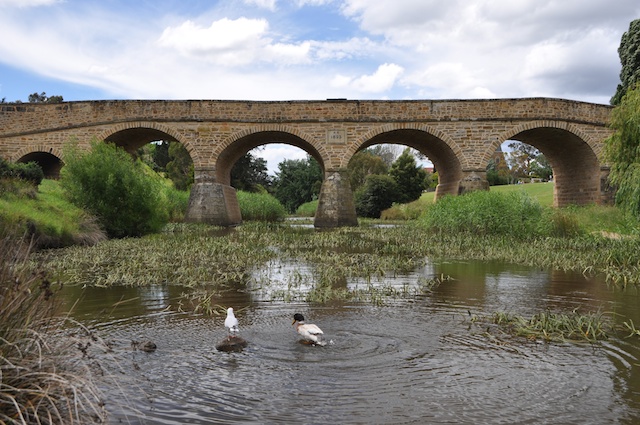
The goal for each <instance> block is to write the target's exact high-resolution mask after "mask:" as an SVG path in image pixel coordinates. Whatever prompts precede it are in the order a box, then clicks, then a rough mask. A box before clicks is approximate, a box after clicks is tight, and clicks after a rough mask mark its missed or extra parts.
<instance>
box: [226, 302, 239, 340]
mask: <svg viewBox="0 0 640 425" xmlns="http://www.w3.org/2000/svg"><path fill="white" fill-rule="evenodd" d="M224 327H225V328H227V331H228V332H229V334H230V335H231V336H233V337H235V336H236V334H237V333H238V332H239V331H240V329H238V319H237V318H236V316H235V315H234V314H233V308H232V307H229V308H228V309H227V318H226V319H224Z"/></svg>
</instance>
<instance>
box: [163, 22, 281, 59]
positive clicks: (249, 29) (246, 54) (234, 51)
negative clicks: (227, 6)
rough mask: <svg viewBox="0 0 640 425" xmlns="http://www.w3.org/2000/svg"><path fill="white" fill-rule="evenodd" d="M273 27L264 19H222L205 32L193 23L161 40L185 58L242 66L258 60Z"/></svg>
mask: <svg viewBox="0 0 640 425" xmlns="http://www.w3.org/2000/svg"><path fill="white" fill-rule="evenodd" d="M268 28H269V24H268V23H267V21H266V20H264V19H247V18H239V19H235V20H231V19H227V18H224V19H220V20H218V21H215V22H213V23H212V24H211V25H210V26H209V27H207V28H204V27H202V26H199V25H197V24H196V23H194V22H192V21H186V22H184V23H182V24H181V25H179V26H177V27H169V28H166V29H165V30H164V31H163V32H162V35H161V36H160V38H159V40H158V44H159V45H160V46H162V47H169V48H173V49H176V50H177V51H178V52H180V53H181V54H183V55H186V56H193V57H203V58H207V59H213V60H215V61H216V62H217V63H220V64H227V65H239V64H245V63H250V62H251V61H253V60H254V58H255V55H256V51H257V50H259V48H260V47H261V46H262V45H264V44H265V43H267V41H266V40H264V39H263V37H264V35H265V34H266V31H267V29H268Z"/></svg>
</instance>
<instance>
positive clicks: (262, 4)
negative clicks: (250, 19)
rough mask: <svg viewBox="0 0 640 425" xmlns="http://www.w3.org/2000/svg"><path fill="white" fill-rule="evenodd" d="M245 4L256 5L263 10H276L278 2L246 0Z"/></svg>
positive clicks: (273, 0)
mask: <svg viewBox="0 0 640 425" xmlns="http://www.w3.org/2000/svg"><path fill="white" fill-rule="evenodd" d="M244 3H245V4H248V5H255V6H257V7H259V8H261V9H267V10H270V11H272V12H273V11H275V10H276V0H244Z"/></svg>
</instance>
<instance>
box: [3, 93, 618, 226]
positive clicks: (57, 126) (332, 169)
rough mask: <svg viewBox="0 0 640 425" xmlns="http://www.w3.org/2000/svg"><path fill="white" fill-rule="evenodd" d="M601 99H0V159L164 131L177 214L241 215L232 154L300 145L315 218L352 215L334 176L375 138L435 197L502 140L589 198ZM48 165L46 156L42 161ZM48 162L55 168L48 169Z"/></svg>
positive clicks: (134, 143)
mask: <svg viewBox="0 0 640 425" xmlns="http://www.w3.org/2000/svg"><path fill="white" fill-rule="evenodd" d="M610 113H611V107H610V106H607V105H598V104H591V103H584V102H576V101H570V100H562V99H546V98H530V99H496V100H411V101H382V100H367V101H357V100H341V99H336V100H327V101H283V102H280V101H278V102H275V101H274V102H255V101H215V100H185V101H164V100H118V101H87V102H65V103H60V104H3V105H0V156H2V157H3V158H5V159H8V160H10V161H24V160H27V159H28V160H33V159H36V160H38V161H45V160H47V159H46V158H49V159H50V158H54V159H60V160H62V161H64V158H63V149H64V146H65V145H66V144H68V143H69V142H70V141H72V140H74V141H76V142H78V143H79V144H80V146H82V147H88V144H89V142H90V141H91V140H92V139H98V140H108V141H112V142H114V143H117V144H119V145H122V146H124V147H125V148H126V149H128V150H135V149H137V148H138V147H140V146H142V145H143V144H146V143H148V142H150V141H153V140H175V141H179V142H180V143H182V144H183V145H184V146H185V147H186V148H187V150H188V151H189V153H190V155H191V158H192V160H193V162H194V168H195V179H196V183H195V184H194V187H193V188H192V191H191V199H190V205H189V210H188V213H187V219H188V220H191V221H202V222H208V223H212V224H218V225H235V224H238V223H240V222H241V220H242V219H241V217H240V210H239V208H238V203H237V198H236V195H235V190H234V189H233V188H232V187H231V186H229V183H230V171H231V167H232V166H233V164H234V162H235V161H236V160H237V159H238V158H239V157H240V156H242V155H243V154H244V153H246V152H247V151H249V150H251V149H253V148H254V147H256V146H260V145H263V144H267V143H274V142H277V143H288V144H291V145H294V146H297V147H300V148H302V149H304V150H305V151H307V152H308V153H309V154H310V155H312V156H313V157H314V158H315V159H317V160H318V162H319V163H320V165H321V166H322V167H323V169H324V173H325V179H324V183H323V186H322V189H321V194H320V202H319V207H318V212H317V214H316V218H315V225H316V226H318V227H335V226H344V225H355V224H357V220H356V216H355V208H354V204H353V196H352V193H351V189H350V188H349V183H348V179H347V178H346V175H345V170H346V167H347V164H348V163H349V160H350V159H351V157H352V156H353V155H354V154H355V153H356V152H358V151H359V150H361V149H364V148H366V147H368V146H371V145H374V144H379V143H398V144H403V145H407V146H411V147H413V148H416V149H418V150H419V151H421V152H422V153H424V154H425V155H426V156H427V157H429V159H430V160H431V161H432V162H433V163H434V165H435V167H436V169H437V170H438V174H439V178H440V181H439V185H438V188H437V192H436V197H437V198H438V197H441V196H443V195H445V194H453V195H456V194H459V193H463V192H465V191H470V190H478V189H486V188H488V184H487V181H486V174H485V169H486V166H487V163H488V161H489V160H490V158H491V156H492V154H493V153H494V152H495V150H496V148H497V147H498V146H499V145H500V144H501V143H502V142H504V141H505V140H520V141H522V142H525V143H529V144H531V145H533V146H535V147H536V148H538V149H539V150H540V151H541V152H542V153H544V155H545V156H546V157H547V158H548V159H549V162H550V163H551V165H552V167H553V171H554V177H555V193H554V203H555V205H557V206H564V205H568V204H572V203H575V204H587V203H600V202H604V201H606V199H607V197H610V193H609V192H608V191H607V187H606V181H607V176H608V166H607V165H606V164H604V163H603V158H602V154H603V141H604V139H606V137H607V136H608V135H609V134H611V130H610V129H609V128H608V127H607V124H608V122H609V116H610ZM53 162H54V163H55V161H53ZM54 171H55V170H54Z"/></svg>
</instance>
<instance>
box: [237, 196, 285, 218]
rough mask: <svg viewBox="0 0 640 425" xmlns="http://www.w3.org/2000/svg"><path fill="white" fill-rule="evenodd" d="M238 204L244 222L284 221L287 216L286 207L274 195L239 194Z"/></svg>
mask: <svg viewBox="0 0 640 425" xmlns="http://www.w3.org/2000/svg"><path fill="white" fill-rule="evenodd" d="M238 204H240V213H241V214H242V219H243V220H257V221H274V222H275V221H282V220H284V218H285V216H286V215H287V211H286V209H285V207H284V206H283V205H282V204H281V203H280V201H278V200H277V199H276V198H275V197H274V196H273V195H270V194H268V193H266V192H264V193H251V192H244V191H239V192H238Z"/></svg>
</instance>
